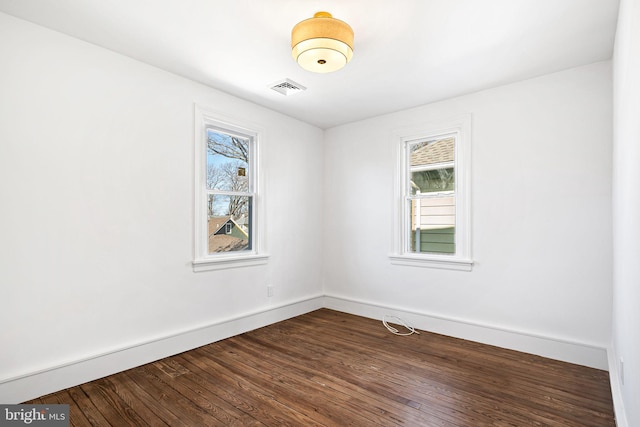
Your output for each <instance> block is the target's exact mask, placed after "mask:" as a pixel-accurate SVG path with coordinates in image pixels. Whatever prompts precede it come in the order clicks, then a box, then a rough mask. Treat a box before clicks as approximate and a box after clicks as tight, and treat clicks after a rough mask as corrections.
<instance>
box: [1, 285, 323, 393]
mask: <svg viewBox="0 0 640 427" xmlns="http://www.w3.org/2000/svg"><path fill="white" fill-rule="evenodd" d="M322 307H323V299H322V296H321V295H317V296H313V297H309V298H305V299H303V300H298V301H293V302H289V303H285V304H281V305H278V306H274V307H269V308H265V309H262V310H258V311H255V312H251V313H245V314H241V315H238V316H235V317H233V318H229V319H223V320H219V321H216V322H215V323H212V324H209V325H205V326H201V327H197V328H193V329H190V330H186V331H182V332H178V333H174V334H171V335H166V336H162V337H158V338H153V339H148V340H146V341H143V342H140V343H138V344H135V345H130V346H126V347H122V348H118V349H114V350H112V351H108V352H104V353H101V354H95V355H91V356H88V357H84V358H82V359H79V360H74V361H70V362H68V363H64V364H60V365H57V366H52V367H49V368H47V369H43V370H40V371H37V372H29V373H25V374H22V375H18V376H15V377H12V378H7V379H0V403H3V404H12V403H20V402H24V401H27V400H30V399H35V398H37V397H40V396H43V395H45V394H49V393H53V392H56V391H58V390H63V389H65V388H69V387H73V386H76V385H79V384H83V383H85V382H88V381H93V380H96V379H98V378H102V377H105V376H107V375H111V374H115V373H117V372H122V371H125V370H127V369H131V368H134V367H136V366H140V365H144V364H146V363H150V362H153V361H155V360H159V359H162V358H164V357H168V356H172V355H174V354H178V353H182V352H184V351H187V350H191V349H194V348H197V347H201V346H203V345H206V344H210V343H212V342H216V341H219V340H222V339H225V338H229V337H231V336H235V335H239V334H242V333H244V332H248V331H251V330H253V329H257V328H261V327H263V326H267V325H270V324H272V323H276V322H280V321H282V320H286V319H289V318H292V317H295V316H299V315H302V314H305V313H308V312H311V311H314V310H317V309H319V308H322Z"/></svg>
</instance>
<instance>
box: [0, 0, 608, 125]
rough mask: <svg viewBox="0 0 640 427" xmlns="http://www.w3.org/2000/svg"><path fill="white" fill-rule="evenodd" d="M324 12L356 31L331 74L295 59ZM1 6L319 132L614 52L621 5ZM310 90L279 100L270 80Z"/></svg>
mask: <svg viewBox="0 0 640 427" xmlns="http://www.w3.org/2000/svg"><path fill="white" fill-rule="evenodd" d="M320 10H325V11H328V12H330V13H332V14H333V16H334V17H335V18H338V19H341V20H343V21H346V22H347V23H349V24H350V25H351V27H352V28H353V30H354V32H355V49H354V57H353V60H352V61H351V62H350V63H349V64H348V65H347V66H346V67H345V68H343V69H342V70H340V71H337V72H335V73H331V74H314V73H310V72H307V71H305V70H303V69H301V68H300V67H299V66H298V65H297V64H296V63H295V62H294V60H293V59H292V58H291V51H290V37H291V28H292V27H293V26H294V25H295V24H296V23H297V22H299V21H301V20H303V19H307V18H310V17H312V16H313V14H314V13H315V12H317V11H320ZM0 11H3V12H6V13H8V14H10V15H13V16H16V17H19V18H22V19H25V20H28V21H32V22H34V23H37V24H40V25H43V26H45V27H49V28H51V29H54V30H57V31H60V32H62V33H65V34H68V35H71V36H73V37H77V38H79V39H82V40H86V41H88V42H91V43H94V44H96V45H99V46H103V47H105V48H107V49H111V50H113V51H116V52H119V53H122V54H124V55H127V56H130V57H132V58H136V59H138V60H140V61H142V62H145V63H148V64H152V65H155V66H157V67H159V68H162V69H165V70H167V71H170V72H173V73H175V74H178V75H181V76H184V77H188V78H190V79H193V80H196V81H198V82H201V83H204V84H206V85H209V86H212V87H215V88H217V89H220V90H223V91H225V92H227V93H230V94H233V95H236V96H238V97H240V98H244V99H247V100H250V101H253V102H255V103H257V104H260V105H263V106H266V107H268V108H271V109H273V110H276V111H280V112H282V113H284V114H287V115H289V116H292V117H296V118H298V119H300V120H303V121H305V122H308V123H311V124H314V125H316V126H319V127H321V128H328V127H332V126H335V125H339V124H343V123H348V122H351V121H355V120H359V119H363V118H368V117H373V116H376V115H379V114H383V113H388V112H391V111H397V110H402V109H405V108H409V107H413V106H417V105H422V104H426V103H430V102H433V101H437V100H441V99H445V98H450V97H453V96H457V95H461V94H465V93H470V92H474V91H477V90H481V89H485V88H489V87H493V86H497V85H501V84H505V83H509V82H514V81H518V80H522V79H526V78H530V77H534V76H538V75H542V74H546V73H550V72H554V71H559V70H562V69H566V68H570V67H574V66H579V65H583V64H588V63H591V62H596V61H601V60H606V59H610V58H611V56H612V51H613V41H614V34H615V26H616V20H617V11H618V0H483V1H480V0H395V1H389V0H385V1H383V0H349V1H346V0H324V1H319V0H109V1H106V0H0ZM284 78H289V79H292V80H294V81H296V82H298V83H300V84H302V85H304V86H306V87H307V88H308V89H307V90H306V91H305V92H299V93H297V94H294V95H290V96H284V95H282V94H280V93H277V92H275V91H273V90H271V89H270V88H269V87H270V85H271V84H272V83H274V82H277V81H279V80H282V79H284Z"/></svg>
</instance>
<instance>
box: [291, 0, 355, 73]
mask: <svg viewBox="0 0 640 427" xmlns="http://www.w3.org/2000/svg"><path fill="white" fill-rule="evenodd" d="M291 54H292V55H293V59H295V60H296V62H297V63H298V64H300V66H301V67H302V68H304V69H305V70H308V71H313V72H314V73H331V72H333V71H337V70H339V69H340V68H342V67H344V66H345V65H347V63H348V62H349V61H351V57H352V56H353V30H352V29H351V27H350V26H349V24H347V23H346V22H343V21H341V20H339V19H335V18H334V17H333V16H331V14H330V13H328V12H318V13H316V14H315V15H313V18H310V19H305V20H304V21H302V22H298V24H296V26H295V27H293V30H291Z"/></svg>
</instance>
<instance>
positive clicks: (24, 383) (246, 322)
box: [0, 295, 626, 427]
mask: <svg viewBox="0 0 640 427" xmlns="http://www.w3.org/2000/svg"><path fill="white" fill-rule="evenodd" d="M322 307H326V308H329V309H332V310H337V311H342V312H346V313H350V314H355V315H358V316H363V317H369V318H373V319H379V320H381V319H382V317H383V316H384V315H385V314H387V315H394V316H399V317H401V318H403V319H404V320H405V321H407V322H408V323H409V324H411V325H412V326H414V327H416V328H417V329H420V330H424V331H429V332H435V333H439V334H443V335H448V336H452V337H456V338H462V339H467V340H471V341H476V342H481V343H485V344H490V345H495V346H498V347H503V348H508V349H512V350H517V351H523V352H526V353H531V354H536V355H540V356H544V357H549V358H552V359H556V360H562V361H566V362H570V363H576V364H579V365H584V366H590V367H593V368H597V369H604V370H607V369H608V368H611V367H613V368H614V369H615V364H612V363H613V362H611V361H609V360H608V359H607V350H606V349H605V348H603V347H599V346H596V345H591V344H588V343H577V342H572V341H568V340H563V339H558V338H555V337H543V336H536V335H533V334H528V333H523V332H519V331H512V330H506V329H503V328H499V327H494V326H491V325H482V324H477V323H473V322H468V321H465V320H460V319H452V318H445V317H442V316H435V315H430V314H425V313H417V312H412V311H408V310H403V309H399V308H394V307H390V306H383V305H380V304H377V303H371V302H366V301H357V300H353V299H349V298H344V297H339V296H330V295H329V296H327V295H325V296H322V295H316V296H312V297H309V298H305V299H302V300H298V301H292V302H289V303H285V304H281V305H278V306H274V307H269V308H265V309H262V310H258V311H255V312H251V313H245V314H241V315H238V316H235V317H233V318H228V319H223V320H219V321H216V322H215V323H212V324H209V325H205V326H201V327H197V328H193V329H190V330H186V331H182V332H178V333H174V334H171V335H166V336H162V337H158V338H154V339H148V340H146V341H143V342H140V343H138V344H135V345H129V346H125V347H122V348H117V349H114V350H112V351H107V352H103V353H101V354H96V355H91V356H88V357H84V358H81V359H77V360H74V361H70V362H68V363H64V364H60V365H57V366H52V367H49V368H46V369H43V370H39V371H37V372H29V373H24V374H22V375H17V376H15V377H12V378H7V379H0V402H1V403H5V404H9V403H20V402H24V401H26V400H30V399H34V398H37V397H40V396H43V395H46V394H49V393H53V392H56V391H58V390H63V389H65V388H69V387H73V386H76V385H79V384H83V383H85V382H88V381H93V380H96V379H98V378H102V377H105V376H108V375H111V374H114V373H117V372H121V371H124V370H127V369H131V368H134V367H136V366H140V365H144V364H146V363H150V362H153V361H155V360H158V359H162V358H164V357H168V356H171V355H174V354H178V353H182V352H184V351H188V350H191V349H194V348H197V347H200V346H203V345H206V344H210V343H212V342H216V341H219V340H222V339H225V338H229V337H232V336H235V335H239V334H242V333H244V332H248V331H251V330H253V329H257V328H260V327H263V326H267V325H270V324H273V323H276V322H280V321H282V320H286V319H289V318H292V317H295V316H299V315H302V314H305V313H309V312H311V311H314V310H317V309H319V308H322ZM380 327H381V328H382V327H383V326H382V324H381V325H380ZM612 387H613V383H612ZM617 393H618V395H617V396H618V401H617V402H616V390H614V403H617V405H616V408H618V405H619V404H620V403H621V401H620V400H619V396H620V393H619V388H618V390H617ZM616 412H618V411H616ZM618 427H626V424H622V423H620V421H618Z"/></svg>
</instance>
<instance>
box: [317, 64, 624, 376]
mask: <svg viewBox="0 0 640 427" xmlns="http://www.w3.org/2000/svg"><path fill="white" fill-rule="evenodd" d="M611 96H612V88H611V63H610V62H608V61H607V62H601V63H596V64H592V65H589V66H584V67H580V68H575V69H570V70H567V71H563V72H559V73H555V74H551V75H547V76H544V77H540V78H536V79H532V80H527V81H524V82H520V83H516V84H511V85H508V86H502V87H498V88H495V89H491V90H486V91H482V92H479V93H475V94H471V95H467V96H462V97H459V98H455V99H451V100H447V101H443V102H438V103H435V104H431V105H426V106H422V107H418V108H415V109H410V110H406V111H401V112H398V113H394V114H388V115H385V116H381V117H376V118H375V119H371V120H365V121H361V122H357V123H352V124H348V125H344V126H340V127H336V128H332V129H329V130H328V131H326V132H325V144H326V147H325V209H324V214H325V218H324V221H325V235H326V236H327V239H326V240H325V252H324V253H325V266H326V269H325V273H324V278H325V279H324V280H325V281H324V288H325V293H326V294H327V295H328V296H334V297H336V300H340V301H348V302H349V303H362V304H364V305H366V306H368V307H382V308H384V307H387V308H392V309H394V310H396V311H402V312H405V313H410V314H417V315H420V314H422V315H424V316H426V317H424V319H425V320H422V322H423V324H422V325H416V326H422V327H423V328H425V329H430V330H434V329H436V330H438V328H439V326H437V325H436V324H437V323H438V322H440V321H443V320H444V321H446V320H451V321H453V322H455V323H456V324H457V325H460V328H459V329H458V330H457V331H456V328H455V327H452V326H451V324H449V328H448V329H447V328H445V327H444V326H443V327H442V328H440V331H442V332H444V333H448V334H453V335H458V336H462V337H465V338H471V339H477V340H483V338H482V336H481V333H479V334H476V335H472V331H471V329H470V328H469V326H477V325H479V326H483V327H484V326H487V327H489V329H488V330H492V331H502V332H509V331H512V332H516V333H518V334H520V333H521V334H525V336H528V337H540V338H548V339H550V340H551V341H557V342H559V343H575V344H580V345H583V348H588V347H593V348H595V349H600V353H599V354H600V356H597V357H596V358H598V357H600V359H599V360H592V361H590V362H585V363H586V364H589V365H594V366H597V367H601V368H606V363H607V362H606V352H605V351H604V349H605V348H606V347H607V345H608V342H609V339H610V326H611V322H610V318H611V308H610V307H611V274H612V261H611V126H612V105H611ZM381 102H382V101H381ZM468 113H470V114H471V115H472V141H471V145H472V185H473V189H472V193H473V194H472V210H473V220H472V227H473V228H472V239H473V243H472V251H473V258H474V260H475V266H474V268H473V271H472V272H460V271H449V270H437V269H429V268H418V267H405V266H399V265H391V263H390V262H389V258H388V255H389V253H390V252H391V244H392V243H391V242H392V227H391V222H392V217H393V206H392V200H393V182H394V177H393V171H394V151H393V148H394V147H393V145H394V143H395V141H393V140H392V139H391V135H392V133H393V131H394V130H395V129H399V128H403V127H411V126H418V125H420V124H421V123H438V121H440V120H447V119H449V118H451V117H455V116H459V115H461V114H468ZM349 303H347V304H343V305H344V306H345V307H351V308H350V309H351V310H353V309H354V308H353V307H355V306H354V305H353V304H351V305H349ZM337 305H340V304H337ZM391 311H393V310H391ZM361 312H362V313H365V314H366V312H367V311H366V310H364V309H363V310H361ZM388 312H389V310H388ZM371 313H375V314H376V315H379V314H380V310H377V309H376V310H372V311H371ZM416 321H418V322H420V321H421V320H420V319H418V320H416ZM465 328H466V330H467V332H465V331H464V329H465ZM473 334H475V332H473ZM518 334H515V335H514V334H511V335H510V336H506V335H505V336H503V337H502V338H495V337H489V336H488V335H487V336H486V337H485V339H484V340H485V341H487V342H491V343H494V344H498V345H502V346H505V347H510V348H516V349H522V350H526V351H530V352H533V353H538V354H543V355H548V356H554V357H557V358H561V359H567V360H570V361H574V362H575V361H580V355H577V358H576V357H574V356H571V355H564V356H563V355H562V354H555V355H554V354H552V353H547V352H546V351H545V350H543V349H540V348H527V346H526V345H523V344H522V343H519V342H518V339H519V338H518ZM578 351H582V350H578Z"/></svg>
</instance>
